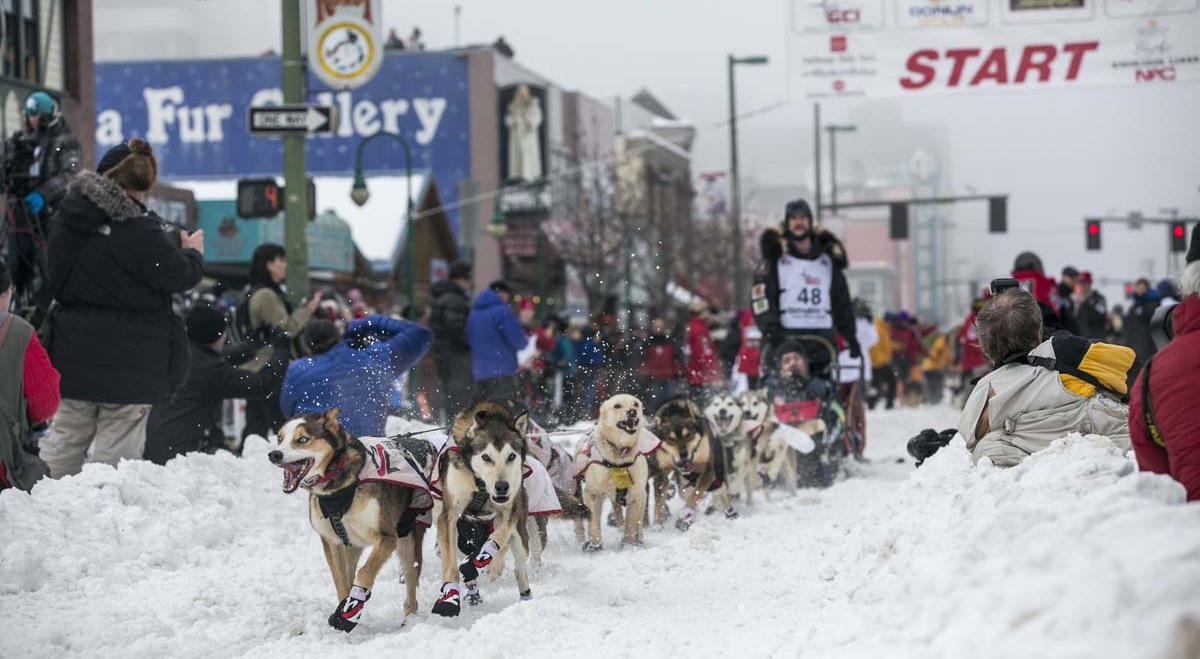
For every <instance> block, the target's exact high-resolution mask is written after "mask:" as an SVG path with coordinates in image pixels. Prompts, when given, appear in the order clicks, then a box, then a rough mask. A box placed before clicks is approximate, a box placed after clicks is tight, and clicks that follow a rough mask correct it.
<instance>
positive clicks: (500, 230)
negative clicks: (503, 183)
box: [487, 188, 508, 240]
mask: <svg viewBox="0 0 1200 659" xmlns="http://www.w3.org/2000/svg"><path fill="white" fill-rule="evenodd" d="M502 196H504V188H497V189H496V198H495V202H494V204H493V206H492V219H491V221H489V222H488V225H487V232H488V233H490V234H492V236H493V237H494V238H495V239H496V240H500V239H501V238H503V237H504V234H506V233H508V220H507V219H506V218H505V217H504V211H503V210H501V207H500V198H501V197H502Z"/></svg>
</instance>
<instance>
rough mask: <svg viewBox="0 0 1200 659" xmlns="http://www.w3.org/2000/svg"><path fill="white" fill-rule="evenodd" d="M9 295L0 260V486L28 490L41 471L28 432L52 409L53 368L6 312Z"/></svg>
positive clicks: (28, 331)
mask: <svg viewBox="0 0 1200 659" xmlns="http://www.w3.org/2000/svg"><path fill="white" fill-rule="evenodd" d="M12 293H13V286H12V277H11V276H10V275H9V271H8V266H7V265H5V263H4V261H3V260H0V490H3V489H5V488H8V487H16V488H18V489H21V490H25V491H26V492H28V491H29V489H30V488H32V487H33V484H34V482H36V481H37V480H38V479H40V478H41V477H43V476H45V475H46V465H45V463H43V462H42V461H41V460H40V459H39V458H38V457H37V449H36V447H35V446H32V443H33V442H32V433H33V428H36V427H38V426H41V425H43V424H45V423H46V422H47V421H49V420H50V417H52V416H54V411H55V410H56V409H58V403H59V395H58V371H56V370H54V367H53V366H51V365H50V358H49V357H47V356H46V351H45V350H44V349H43V348H42V344H41V343H38V340H37V336H35V335H34V333H33V327H32V326H31V325H30V324H29V323H27V322H25V321H24V320H23V319H21V318H18V317H17V316H15V315H13V314H11V313H9V312H8V308H9V305H11V304H12Z"/></svg>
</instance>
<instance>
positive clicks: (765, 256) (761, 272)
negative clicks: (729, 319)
mask: <svg viewBox="0 0 1200 659" xmlns="http://www.w3.org/2000/svg"><path fill="white" fill-rule="evenodd" d="M812 241H813V246H814V249H813V251H812V257H811V258H817V257H818V256H820V255H821V254H828V255H829V257H830V258H831V259H832V261H833V279H832V281H831V283H830V287H829V292H830V310H831V311H832V313H833V330H830V331H827V332H821V331H816V330H807V331H806V332H805V333H808V334H817V335H823V336H825V338H826V339H828V340H829V341H830V342H836V336H834V335H835V334H837V335H840V336H841V337H842V338H843V339H845V341H846V345H847V347H849V346H851V345H855V344H857V342H858V340H857V338H856V336H855V325H854V303H853V300H852V299H851V297H850V287H849V286H848V285H847V284H846V275H845V269H846V266H847V265H848V261H847V259H846V248H845V247H844V246H843V245H842V242H841V240H839V239H838V238H837V236H835V235H833V233H831V232H829V231H828V230H826V229H825V228H824V227H822V226H817V227H815V228H814V229H813V233H812ZM759 250H760V252H761V254H762V261H760V262H759V264H758V267H757V268H756V269H755V272H754V283H753V284H752V286H751V289H750V290H751V295H750V308H751V311H753V313H754V323H755V324H756V325H757V326H758V329H759V331H761V332H762V334H763V338H764V339H765V341H766V343H767V345H769V346H771V347H775V346H778V345H779V344H780V343H782V342H783V341H784V339H785V338H786V335H787V333H788V332H789V331H791V330H787V329H786V328H784V326H783V323H782V321H781V319H780V310H779V293H780V291H779V268H778V267H777V265H778V263H779V259H781V258H783V255H784V253H785V252H786V250H787V239H786V238H785V237H784V235H783V234H782V233H781V232H780V231H779V230H778V229H774V228H772V229H767V230H766V231H764V232H763V233H762V236H761V237H760V238H759Z"/></svg>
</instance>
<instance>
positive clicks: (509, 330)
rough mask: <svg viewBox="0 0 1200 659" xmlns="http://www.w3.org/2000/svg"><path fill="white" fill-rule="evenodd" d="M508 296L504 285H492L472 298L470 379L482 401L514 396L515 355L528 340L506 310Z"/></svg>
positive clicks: (468, 334)
mask: <svg viewBox="0 0 1200 659" xmlns="http://www.w3.org/2000/svg"><path fill="white" fill-rule="evenodd" d="M511 295H512V289H511V288H509V286H508V283H507V282H505V281H502V280H497V281H494V282H492V283H491V285H489V286H488V287H487V288H486V289H484V290H482V291H480V292H479V295H476V296H475V301H474V302H473V303H472V304H471V315H470V316H468V317H467V342H468V343H470V344H471V375H472V376H473V377H474V378H475V386H476V387H477V393H478V394H479V396H480V397H481V398H485V399H489V400H504V399H510V398H514V397H516V395H517V383H516V378H515V377H514V375H516V372H517V352H519V351H521V350H523V349H524V348H525V346H526V345H527V344H528V343H529V339H528V338H526V336H525V330H524V328H522V327H521V321H519V320H517V317H516V315H514V314H513V312H512V309H510V308H509V306H508V300H509V297H510V296H511Z"/></svg>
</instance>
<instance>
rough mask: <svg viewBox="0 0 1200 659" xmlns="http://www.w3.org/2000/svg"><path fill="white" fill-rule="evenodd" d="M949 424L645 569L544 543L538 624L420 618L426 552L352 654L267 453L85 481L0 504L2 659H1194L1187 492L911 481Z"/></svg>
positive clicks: (935, 423) (1199, 536)
mask: <svg viewBox="0 0 1200 659" xmlns="http://www.w3.org/2000/svg"><path fill="white" fill-rule="evenodd" d="M955 420H956V414H955V412H954V410H952V409H950V408H948V407H939V408H932V409H922V410H902V411H895V412H883V413H873V414H872V415H871V416H870V419H869V430H870V436H871V442H872V443H871V445H870V446H869V447H868V451H867V455H868V457H869V458H870V462H869V463H868V464H864V465H858V466H856V467H855V470H856V471H857V472H858V473H857V476H856V477H854V478H851V479H848V480H845V481H843V482H841V483H839V484H837V485H836V486H835V487H833V488H831V489H829V490H825V491H812V490H809V491H802V492H801V493H799V494H798V495H797V496H795V497H789V496H787V495H786V494H784V493H782V492H772V493H771V494H772V496H771V500H770V501H762V500H761V498H760V499H759V500H757V501H756V505H755V506H754V507H753V508H750V509H743V516H742V518H741V519H738V520H734V521H727V520H725V519H723V518H722V517H721V516H720V515H715V516H712V517H702V518H701V519H700V521H699V522H698V523H697V524H696V525H695V526H694V527H693V528H692V529H691V531H690V532H688V533H686V534H685V533H680V532H678V531H676V530H674V529H673V528H667V529H653V530H652V531H650V532H649V533H648V534H647V547H646V548H645V549H641V550H632V549H628V550H616V549H612V548H615V547H616V546H617V544H618V542H617V532H616V531H615V530H614V529H610V528H606V529H605V538H606V546H608V547H610V549H606V550H604V551H602V552H600V553H598V554H594V555H584V554H583V553H581V552H580V550H579V545H578V543H577V542H576V540H575V537H574V532H573V529H572V527H571V525H570V524H569V523H563V522H552V523H551V526H550V533H551V538H550V546H549V547H548V549H547V551H546V554H545V564H544V565H543V567H542V568H541V569H540V571H538V572H535V573H534V576H533V593H534V599H533V600H532V601H530V602H527V603H520V602H518V600H517V587H516V585H515V583H514V582H513V579H512V574H511V571H508V572H506V573H505V574H504V576H503V577H501V579H500V580H498V581H496V582H492V583H487V582H484V583H483V596H484V598H485V600H486V601H485V603H484V604H483V605H482V606H479V607H477V608H464V614H463V615H462V616H461V617H460V618H458V619H453V620H448V619H442V618H438V617H436V616H432V615H431V614H430V613H429V609H430V607H431V606H432V604H433V600H434V597H435V593H436V592H437V589H438V586H439V584H440V581H439V579H438V576H437V574H436V572H437V571H438V570H437V557H436V554H435V549H434V542H433V537H434V536H433V534H430V535H429V536H428V537H427V541H426V544H425V561H426V569H425V571H424V574H423V576H422V579H421V590H420V604H421V613H420V615H419V616H417V617H416V619H415V620H414V621H412V623H411V624H410V625H409V626H408V627H406V628H403V629H402V628H401V605H402V600H403V587H402V586H401V585H400V584H399V581H398V575H399V568H398V565H397V562H396V561H394V560H393V561H391V562H390V563H389V564H388V566H387V567H386V568H385V569H384V571H383V572H382V573H381V575H380V579H379V581H378V582H377V583H376V586H375V589H374V591H373V593H372V597H371V601H370V602H369V604H368V605H367V607H366V612H365V614H364V616H363V622H362V624H361V625H360V626H359V628H358V629H356V630H355V631H354V632H353V633H351V634H349V635H347V634H343V633H341V632H338V631H335V630H333V629H331V628H329V627H328V626H327V624H326V622H325V620H326V618H327V617H328V615H329V614H330V613H331V612H332V611H333V610H334V607H335V605H336V604H337V601H336V596H335V594H334V589H333V586H332V583H331V581H330V578H329V573H328V570H327V568H326V564H325V561H324V558H323V556H322V552H321V548H320V542H319V540H318V538H317V536H316V534H315V533H313V531H312V530H311V528H310V527H309V526H308V522H307V520H306V516H305V505H306V498H307V497H306V495H305V494H304V493H303V492H300V493H296V494H293V495H285V494H283V493H282V492H281V490H280V485H281V476H280V470H279V469H278V468H276V467H274V466H272V465H271V464H269V462H268V461H267V459H266V457H265V454H266V452H267V450H268V449H267V444H266V443H264V442H254V443H252V444H251V445H249V446H248V447H247V451H246V457H245V458H244V459H237V458H234V457H231V456H228V455H223V456H216V457H212V456H190V457H187V458H183V459H177V460H175V461H173V462H172V463H171V464H169V465H168V466H167V467H165V468H163V467H156V466H154V465H151V464H149V463H143V462H138V463H126V464H124V465H122V466H121V467H120V468H119V469H117V470H113V469H111V468H108V467H102V466H89V467H87V468H86V469H85V470H84V472H83V474H81V475H80V476H78V477H74V478H67V479H64V480H62V481H55V482H43V483H42V484H40V485H38V487H37V488H36V490H35V493H34V495H33V496H32V497H31V496H29V495H26V494H24V493H21V492H17V491H13V490H9V491H5V492H4V493H3V494H2V495H0V529H3V537H4V541H3V548H2V550H0V639H3V640H2V641H0V656H4V657H14V658H17V657H20V658H28V657H121V658H130V657H175V658H183V657H206V658H207V657H214V656H253V657H288V658H289V659H291V658H294V657H329V658H333V657H351V656H359V657H364V656H365V657H370V656H381V657H382V656H405V657H435V656H462V657H471V658H472V659H487V658H492V657H516V656H525V657H551V656H571V657H604V658H612V657H665V656H678V657H737V658H739V659H740V658H747V657H776V656H778V657H797V656H803V657H947V658H959V657H1005V658H1011V657H1054V658H1056V659H1065V658H1074V657H1078V658H1081V659H1082V658H1088V659H1096V658H1098V657H1121V658H1139V657H1146V658H1151V657H1154V658H1158V657H1164V658H1167V657H1170V658H1174V657H1179V658H1180V659H1182V658H1183V657H1195V656H1197V655H1195V654H1188V653H1189V652H1192V653H1194V652H1197V651H1198V650H1200V648H1198V646H1197V645H1196V644H1197V643H1198V642H1200V641H1197V639H1198V638H1200V506H1197V505H1190V506H1188V505H1184V504H1183V503H1182V501H1183V489H1182V487H1181V486H1179V485H1177V484H1175V483H1174V482H1173V481H1171V480H1169V479H1167V478H1165V477H1161V476H1152V475H1146V474H1140V473H1137V472H1136V471H1135V468H1134V465H1133V463H1132V462H1131V460H1130V459H1128V458H1127V457H1126V456H1124V455H1122V454H1121V453H1120V452H1119V451H1118V450H1116V449H1115V448H1113V447H1112V445H1111V444H1109V443H1108V442H1107V440H1104V439H1103V438H1081V437H1078V436H1076V437H1073V438H1068V439H1067V440H1066V441H1063V442H1060V443H1058V444H1056V445H1055V446H1053V447H1052V448H1050V449H1049V450H1047V451H1045V452H1043V453H1041V454H1038V455H1035V456H1034V457H1032V458H1031V459H1029V460H1027V461H1026V462H1025V463H1024V464H1022V465H1021V466H1019V467H1017V468H1014V469H1011V470H1007V471H1001V470H995V469H976V468H973V467H972V466H971V464H970V461H969V459H968V455H967V453H966V451H965V449H964V447H963V446H962V443H961V440H957V441H956V442H955V443H954V444H952V445H951V446H950V447H949V448H948V449H946V450H943V451H942V452H941V453H939V454H938V455H937V456H935V457H934V458H933V459H931V460H930V461H929V462H927V463H926V464H925V465H924V466H923V467H922V468H921V469H919V470H916V471H915V472H914V470H913V466H912V464H913V463H912V460H911V459H910V458H908V457H907V455H906V453H905V451H904V443H905V441H906V440H907V439H908V438H909V437H910V436H912V435H913V434H915V433H916V432H917V431H919V430H920V429H921V428H924V427H936V428H945V427H949V426H952V425H954V423H955ZM677 508H678V504H676V509H677ZM1187 643H1191V644H1192V645H1190V646H1188V645H1187ZM1172 644H1175V646H1174V648H1173V649H1170V648H1169V646H1171V645H1172ZM451 652H453V655H450V654H448V653H451Z"/></svg>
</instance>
